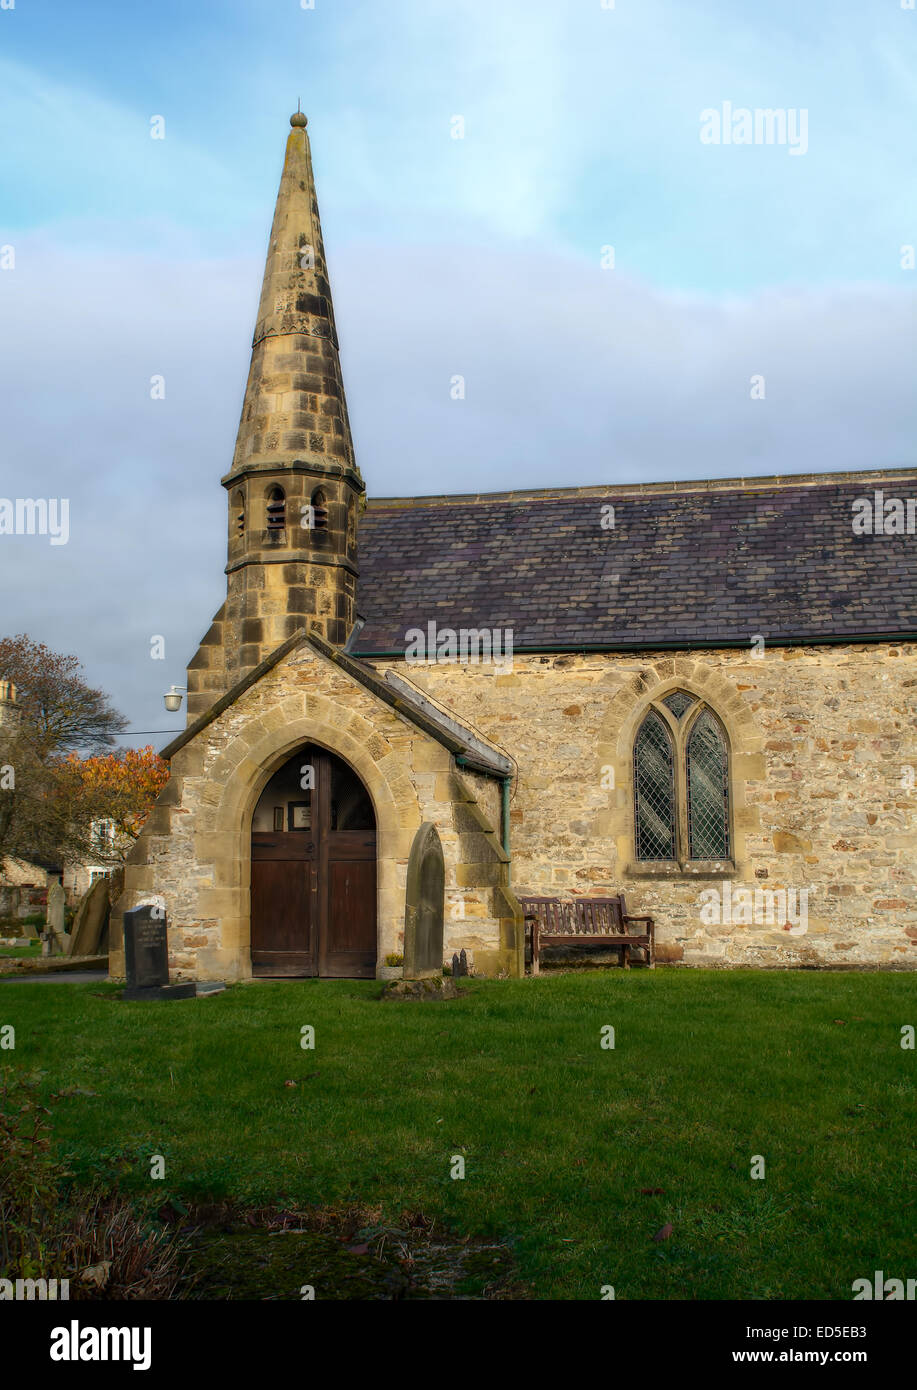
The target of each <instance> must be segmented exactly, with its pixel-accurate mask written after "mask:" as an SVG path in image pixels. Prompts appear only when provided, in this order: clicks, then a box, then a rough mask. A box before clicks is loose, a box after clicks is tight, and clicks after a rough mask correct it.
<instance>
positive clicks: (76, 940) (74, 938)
mask: <svg viewBox="0 0 917 1390" xmlns="http://www.w3.org/2000/svg"><path fill="white" fill-rule="evenodd" d="M110 910H111V909H110V901H109V884H108V879H107V878H97V879H96V881H95V883H94V884H93V885H92V887H91V888H90V889H89V890H88V891H87V892H86V893H84V894H83V896H82V898H81V899H80V905H79V907H78V908H77V910H76V916H75V917H74V919H73V927H72V930H71V932H70V950H69V953H68V954H69V955H71V956H94V955H95V954H96V952H97V951H98V950H99V944H100V941H101V939H102V934H103V932H104V930H105V927H106V926H107V924H108V914H109V911H110Z"/></svg>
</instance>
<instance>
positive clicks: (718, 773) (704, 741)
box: [687, 710, 729, 859]
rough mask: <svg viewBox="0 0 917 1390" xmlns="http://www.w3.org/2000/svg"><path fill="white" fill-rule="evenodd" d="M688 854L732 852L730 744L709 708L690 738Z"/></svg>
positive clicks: (712, 855)
mask: <svg viewBox="0 0 917 1390" xmlns="http://www.w3.org/2000/svg"><path fill="white" fill-rule="evenodd" d="M687 769H688V842H689V849H688V853H689V855H690V857H691V858H692V859H726V858H728V855H729V771H728V766H727V758H726V743H725V740H724V739H723V735H722V732H721V730H720V726H719V724H718V723H717V722H716V720H715V719H714V717H713V715H712V714H711V713H710V711H709V710H704V711H703V713H702V714H701V715H699V717H698V718H697V719H696V720H695V722H694V726H693V728H692V729H691V733H690V736H689V738H688V751H687Z"/></svg>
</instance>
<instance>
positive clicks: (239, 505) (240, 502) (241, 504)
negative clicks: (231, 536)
mask: <svg viewBox="0 0 917 1390" xmlns="http://www.w3.org/2000/svg"><path fill="white" fill-rule="evenodd" d="M232 500H233V512H234V513H235V526H236V535H237V536H244V535H245V493H244V492H237V493H236V495H235V497H234V498H233V499H232Z"/></svg>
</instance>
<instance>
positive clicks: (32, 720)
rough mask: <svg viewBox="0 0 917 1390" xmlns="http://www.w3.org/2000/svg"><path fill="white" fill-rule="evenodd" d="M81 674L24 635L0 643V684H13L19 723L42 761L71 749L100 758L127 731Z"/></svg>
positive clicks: (74, 664) (73, 660)
mask: <svg viewBox="0 0 917 1390" xmlns="http://www.w3.org/2000/svg"><path fill="white" fill-rule="evenodd" d="M82 669H83V668H82V666H81V665H80V662H79V660H78V658H77V657H75V656H61V655H60V654H59V653H58V652H52V651H51V649H50V648H49V647H46V646H45V644H44V643H43V642H33V641H32V639H31V638H30V637H27V636H26V635H25V633H21V634H20V635H19V636H18V637H2V638H0V679H4V680H10V681H13V683H14V684H15V686H16V690H17V700H18V703H19V709H20V721H21V723H22V724H23V725H28V726H29V727H30V728H31V729H32V731H33V738H34V740H35V746H36V751H37V752H38V753H39V756H41V757H42V758H53V757H56V756H60V755H61V754H63V753H67V752H69V751H70V750H71V749H77V748H82V749H86V750H87V751H89V752H92V753H100V752H102V751H103V750H104V749H106V748H111V747H113V745H114V735H115V734H118V733H122V732H123V731H124V730H125V729H126V728H127V720H126V719H125V718H124V716H123V715H122V714H118V712H117V711H116V710H114V709H113V708H112V706H111V705H110V704H109V701H108V696H107V695H106V694H105V693H104V692H103V691H101V690H95V689H93V687H92V686H89V685H87V684H86V682H85V681H84V680H83V677H82V674H81V673H82Z"/></svg>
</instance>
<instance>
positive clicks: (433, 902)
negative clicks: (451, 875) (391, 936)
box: [404, 821, 446, 980]
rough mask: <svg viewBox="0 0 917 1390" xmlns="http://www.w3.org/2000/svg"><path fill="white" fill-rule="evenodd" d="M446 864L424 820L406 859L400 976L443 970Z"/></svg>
mask: <svg viewBox="0 0 917 1390" xmlns="http://www.w3.org/2000/svg"><path fill="white" fill-rule="evenodd" d="M445 912H446V865H445V862H444V860H443V847H442V845H441V844H440V840H439V835H438V833H437V830H436V826H435V825H432V824H431V823H430V822H429V821H427V822H425V823H424V824H423V825H422V826H421V827H420V829H419V830H418V832H417V834H416V835H415V836H414V843H413V845H412V846H411V854H410V858H409V859H408V882H407V891H406V894H405V906H404V978H405V979H406V980H423V979H426V978H429V977H430V976H431V975H441V974H442V973H443V921H444V918H445Z"/></svg>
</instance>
